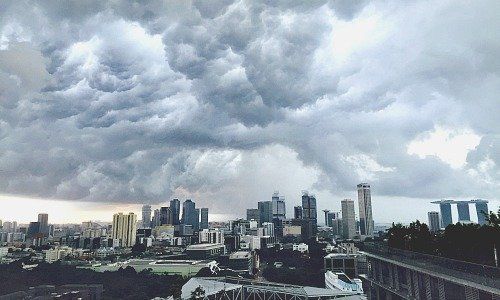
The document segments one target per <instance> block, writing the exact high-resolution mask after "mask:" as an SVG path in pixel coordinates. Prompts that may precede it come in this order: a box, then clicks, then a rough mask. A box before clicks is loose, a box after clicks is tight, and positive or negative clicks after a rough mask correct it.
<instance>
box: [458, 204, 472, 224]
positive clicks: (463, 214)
mask: <svg viewBox="0 0 500 300" xmlns="http://www.w3.org/2000/svg"><path fill="white" fill-rule="evenodd" d="M456 203H457V210H458V221H459V222H460V221H466V222H470V212H469V201H457V202H456Z"/></svg>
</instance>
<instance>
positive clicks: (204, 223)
mask: <svg viewBox="0 0 500 300" xmlns="http://www.w3.org/2000/svg"><path fill="white" fill-rule="evenodd" d="M200 229H208V208H202V209H201V222H200Z"/></svg>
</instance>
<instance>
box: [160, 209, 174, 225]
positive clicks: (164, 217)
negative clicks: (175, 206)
mask: <svg viewBox="0 0 500 300" xmlns="http://www.w3.org/2000/svg"><path fill="white" fill-rule="evenodd" d="M171 216H172V214H171V212H170V207H167V206H163V207H160V225H172V219H171Z"/></svg>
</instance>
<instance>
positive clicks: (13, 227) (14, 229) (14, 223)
mask: <svg viewBox="0 0 500 300" xmlns="http://www.w3.org/2000/svg"><path fill="white" fill-rule="evenodd" d="M486 207H487V206H486ZM12 232H14V233H16V232H17V222H16V221H12Z"/></svg>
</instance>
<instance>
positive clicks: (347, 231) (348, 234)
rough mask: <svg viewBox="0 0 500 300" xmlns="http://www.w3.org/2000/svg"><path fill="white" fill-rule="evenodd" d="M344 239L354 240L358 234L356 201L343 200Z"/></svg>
mask: <svg viewBox="0 0 500 300" xmlns="http://www.w3.org/2000/svg"><path fill="white" fill-rule="evenodd" d="M341 203H342V237H343V238H345V239H352V238H353V237H354V235H355V234H356V217H355V212H354V201H352V200H351V199H344V200H342V202H341Z"/></svg>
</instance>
